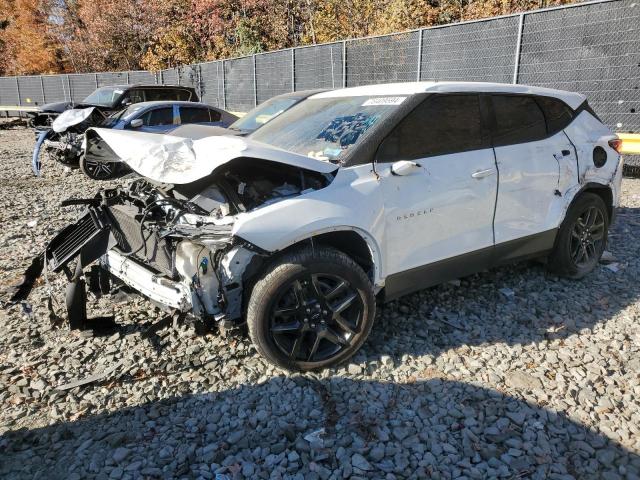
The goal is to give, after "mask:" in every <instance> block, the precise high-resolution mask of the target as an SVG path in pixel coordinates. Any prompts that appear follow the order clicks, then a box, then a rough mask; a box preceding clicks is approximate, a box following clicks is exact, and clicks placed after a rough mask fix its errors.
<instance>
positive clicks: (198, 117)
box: [180, 107, 215, 123]
mask: <svg viewBox="0 0 640 480" xmlns="http://www.w3.org/2000/svg"><path fill="white" fill-rule="evenodd" d="M210 121H211V117H210V116H209V110H208V109H207V108H194V107H180V123H203V122H210ZM214 121H215V120H214Z"/></svg>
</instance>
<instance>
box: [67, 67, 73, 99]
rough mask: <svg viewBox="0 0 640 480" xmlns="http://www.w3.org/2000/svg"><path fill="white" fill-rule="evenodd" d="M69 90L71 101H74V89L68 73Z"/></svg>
mask: <svg viewBox="0 0 640 480" xmlns="http://www.w3.org/2000/svg"><path fill="white" fill-rule="evenodd" d="M67 90H69V101H70V102H73V89H72V88H71V78H69V74H67Z"/></svg>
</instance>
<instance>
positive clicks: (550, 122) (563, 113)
mask: <svg viewBox="0 0 640 480" xmlns="http://www.w3.org/2000/svg"><path fill="white" fill-rule="evenodd" d="M536 101H537V102H538V105H540V108H541V109H542V111H543V112H544V117H545V119H546V120H547V133H548V134H549V135H553V134H554V133H557V132H559V131H560V130H562V129H563V128H565V127H566V126H567V125H569V123H571V120H573V110H571V109H570V108H569V106H568V105H567V104H566V103H564V102H563V101H562V100H558V99H557V98H551V97H536Z"/></svg>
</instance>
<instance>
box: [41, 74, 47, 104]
mask: <svg viewBox="0 0 640 480" xmlns="http://www.w3.org/2000/svg"><path fill="white" fill-rule="evenodd" d="M39 77H40V91H41V92H42V103H43V104H45V103H47V97H46V96H45V93H44V80H43V79H42V75H39Z"/></svg>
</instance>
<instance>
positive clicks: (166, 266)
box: [109, 205, 175, 277]
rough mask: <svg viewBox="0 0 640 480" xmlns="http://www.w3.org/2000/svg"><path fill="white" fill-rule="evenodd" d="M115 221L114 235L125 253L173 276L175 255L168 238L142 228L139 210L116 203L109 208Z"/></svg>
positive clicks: (113, 221)
mask: <svg viewBox="0 0 640 480" xmlns="http://www.w3.org/2000/svg"><path fill="white" fill-rule="evenodd" d="M109 212H110V213H111V216H112V217H113V218H112V223H113V227H114V228H113V229H112V232H113V235H114V237H115V238H116V240H117V242H118V247H119V248H120V250H121V251H122V252H124V253H125V254H131V256H132V257H134V258H138V259H139V260H142V261H143V262H144V263H147V264H149V265H150V266H151V267H153V268H155V269H156V270H158V271H160V272H162V273H165V274H167V275H169V276H170V277H173V276H174V275H175V269H174V265H175V262H174V255H173V252H172V250H171V249H170V248H169V244H168V242H167V240H166V239H164V238H162V239H161V238H158V235H157V234H156V233H155V232H153V231H150V230H147V229H146V228H142V229H140V221H139V220H138V219H137V218H136V215H137V214H138V210H137V208H135V207H129V206H126V205H114V206H112V207H110V208H109Z"/></svg>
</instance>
